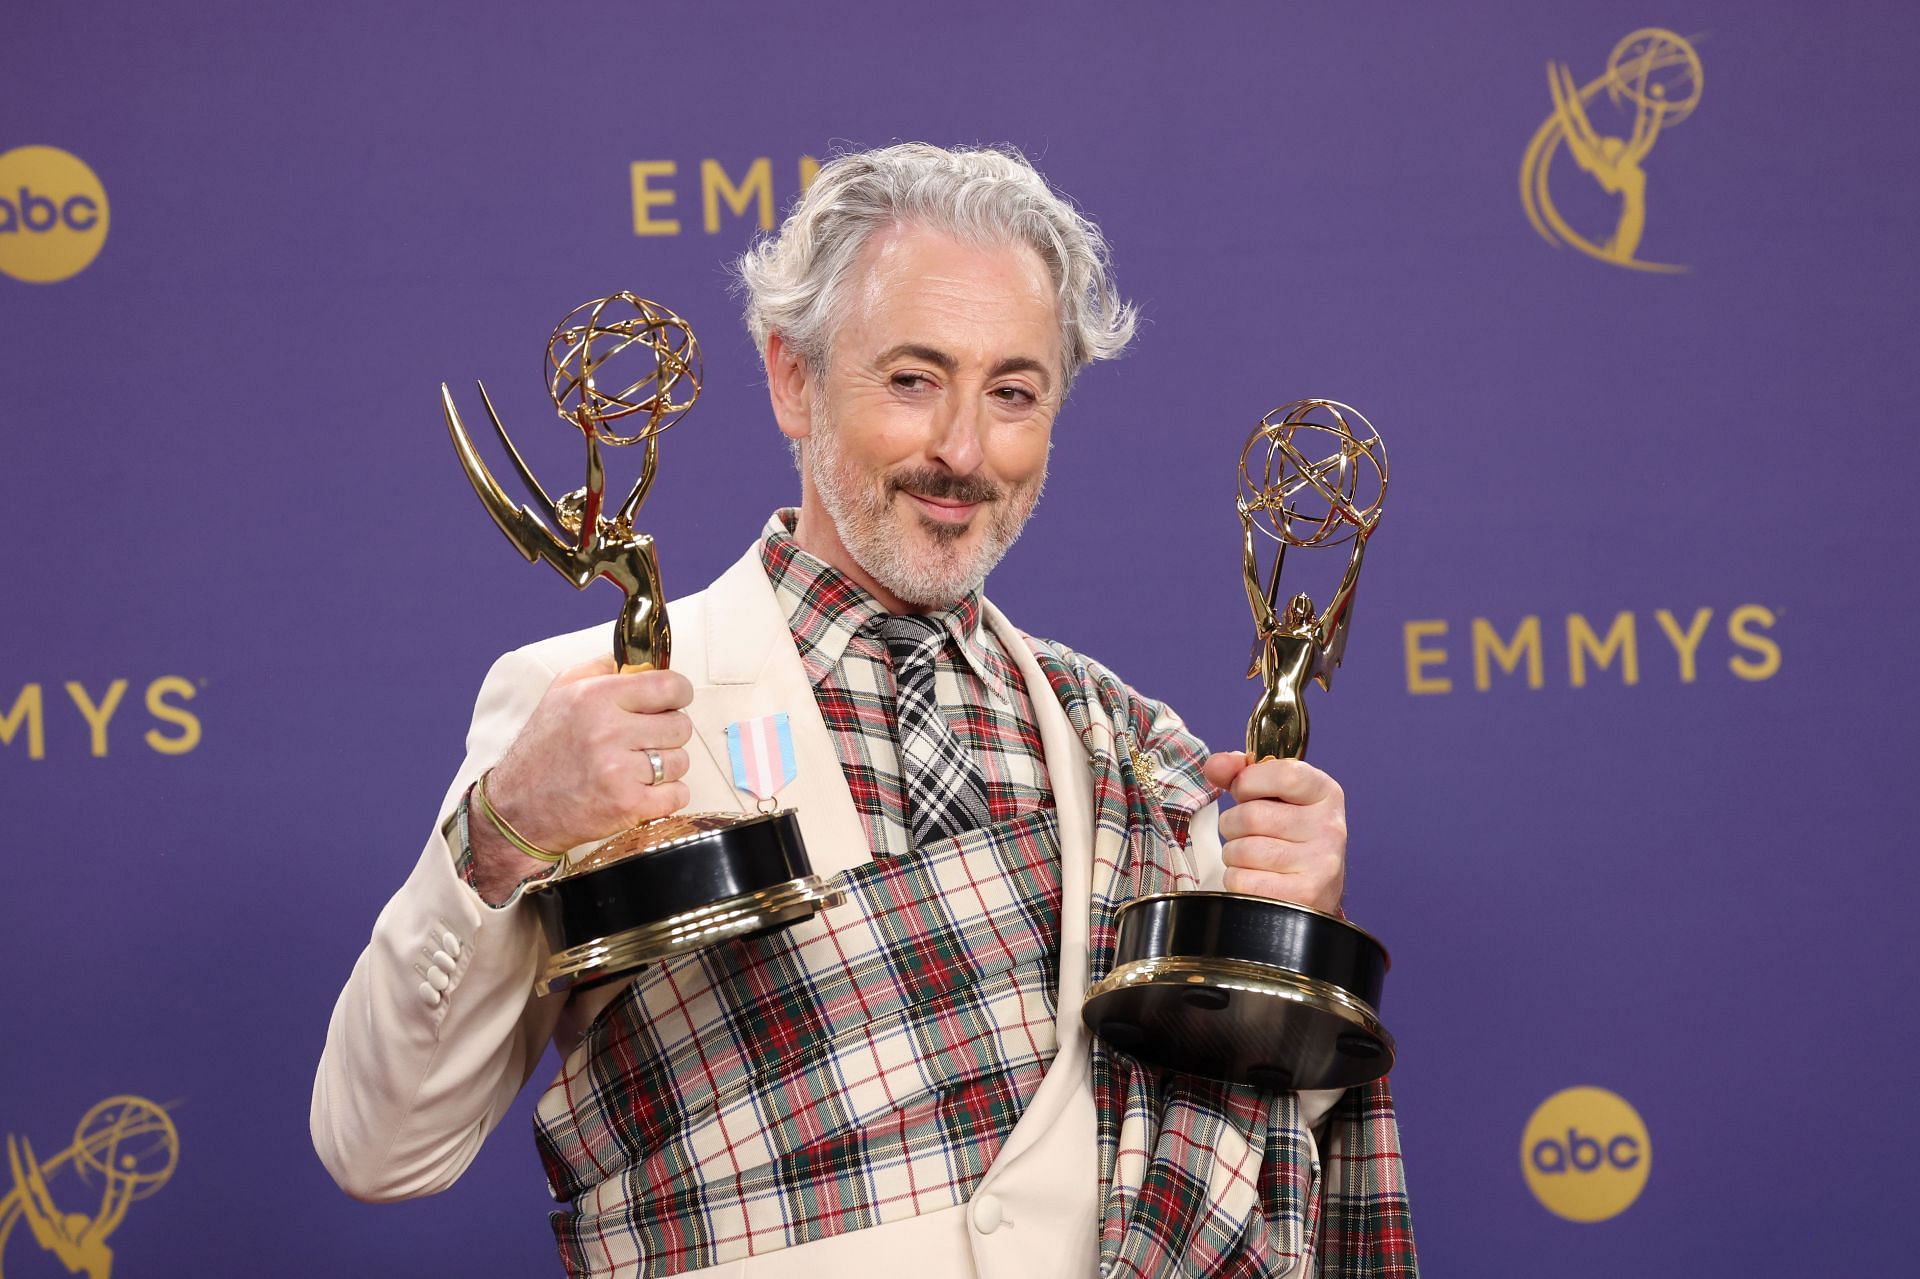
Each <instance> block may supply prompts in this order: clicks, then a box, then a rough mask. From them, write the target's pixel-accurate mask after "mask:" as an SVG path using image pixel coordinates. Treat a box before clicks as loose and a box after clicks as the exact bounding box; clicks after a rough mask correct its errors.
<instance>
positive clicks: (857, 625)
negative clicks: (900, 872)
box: [760, 510, 1053, 857]
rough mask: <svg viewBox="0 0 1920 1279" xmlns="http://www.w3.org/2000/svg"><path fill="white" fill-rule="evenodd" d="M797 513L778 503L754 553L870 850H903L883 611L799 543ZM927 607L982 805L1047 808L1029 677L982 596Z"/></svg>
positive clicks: (995, 812) (1002, 811) (939, 681)
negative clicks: (993, 624) (994, 626)
mask: <svg viewBox="0 0 1920 1279" xmlns="http://www.w3.org/2000/svg"><path fill="white" fill-rule="evenodd" d="M794 516H795V513H794V512H793V511H791V510H784V511H776V512H775V513H774V515H773V516H772V518H771V519H769V520H768V521H767V525H766V528H765V530H764V531H763V532H762V536H761V543H760V558H761V563H762V565H763V566H764V567H765V569H766V571H767V580H768V581H769V582H771V583H772V584H773V593H774V596H775V598H776V599H778V601H779V603H780V608H781V611H782V612H784V613H785V614H786V618H787V626H788V629H790V630H791V631H792V632H793V642H794V644H795V645H796V646H797V647H798V648H799V650H800V664H801V666H802V667H803V668H804V669H805V671H806V673H807V678H808V680H809V681H810V682H811V683H812V684H813V700H814V703H815V705H817V706H818V707H819V708H820V715H821V717H822V718H823V719H825V720H826V723H827V732H828V733H829V734H830V735H831V736H832V737H833V744H834V751H835V753H836V754H838V755H839V757H840V771H841V772H842V773H844V774H845V775H846V779H847V788H848V790H850V791H852V793H853V806H854V808H855V809H856V810H857V811H858V812H859V814H860V821H861V824H862V825H863V826H864V828H865V829H866V832H867V838H868V841H869V843H870V845H871V847H872V849H873V853H874V855H875V856H876V857H898V856H901V855H903V854H905V853H907V852H909V851H911V849H912V848H913V843H914V841H913V836H912V833H911V830H910V827H909V826H908V820H907V817H908V810H907V793H906V786H905V784H904V782H903V781H902V778H901V768H900V755H899V750H898V747H897V746H896V744H895V741H894V698H895V693H894V682H893V673H892V669H891V667H890V666H889V664H888V663H889V659H888V654H887V647H886V644H885V643H884V642H882V641H881V639H880V638H879V636H878V635H877V634H875V632H874V630H873V624H874V623H875V622H877V621H878V620H879V619H881V618H884V617H886V616H888V614H887V610H886V609H885V608H884V607H882V606H881V604H880V602H879V601H878V600H876V599H874V598H873V596H871V595H869V594H867V592H866V591H864V590H862V589H861V588H860V586H859V585H858V584H857V583H855V582H854V581H853V580H852V579H851V578H849V577H847V576H846V575H845V574H844V573H841V572H839V571H838V570H836V569H834V568H832V567H830V566H829V565H827V564H825V563H823V562H821V561H820V560H819V559H817V558H815V557H814V556H812V555H809V554H808V553H807V552H805V551H803V550H801V549H800V546H799V543H797V542H795V541H794V540H793V521H794ZM926 616H928V617H930V618H932V619H933V620H935V621H937V622H939V623H940V624H941V625H942V626H944V627H945V628H946V630H947V634H948V635H949V636H950V637H951V639H952V641H953V642H952V643H950V644H947V645H945V646H944V647H943V648H942V649H941V650H940V652H939V654H938V655H937V656H936V657H935V658H934V668H933V676H934V694H935V699H936V700H937V701H938V702H939V704H940V714H941V715H942V716H943V717H944V718H945V719H946V721H947V724H948V726H949V727H950V728H951V729H952V730H953V734H954V736H955V737H956V738H958V739H959V742H960V744H961V745H962V746H963V747H965V748H966V752H967V755H968V756H969V757H970V758H971V759H972V760H973V763H974V766H975V767H976V768H977V769H979V771H980V778H981V781H982V782H983V783H985V785H986V788H987V811H988V815H989V816H990V817H991V818H992V819H993V820H995V821H1001V820H1004V819H1006V818H1008V817H1014V816H1017V815H1019V814H1021V813H1030V812H1033V811H1035V810H1036V809H1041V808H1047V807H1050V806H1051V805H1052V803H1053V789H1052V784H1051V783H1050V782H1049V781H1048V780H1047V766H1046V760H1045V755H1044V752H1043V751H1042V750H1041V747H1040V730H1039V728H1038V727H1037V726H1036V725H1035V723H1034V718H1033V702H1032V700H1031V699H1030V698H1029V696H1028V694H1027V687H1026V681H1025V680H1023V679H1021V678H1020V674H1019V671H1018V669H1017V668H1016V667H1015V666H1014V664H1013V659H1012V658H1011V657H1009V656H1008V655H1007V653H1006V650H1005V649H1003V648H1001V646H1000V642H999V641H998V640H997V639H995V638H994V635H993V632H992V631H991V630H989V629H988V628H987V627H986V626H984V625H982V624H981V613H980V597H979V595H978V594H974V595H969V596H967V597H966V598H965V599H963V600H961V601H959V602H958V603H956V604H954V605H953V606H952V607H950V608H945V609H942V610H940V611H939V612H937V613H929V614H927V615H926Z"/></svg>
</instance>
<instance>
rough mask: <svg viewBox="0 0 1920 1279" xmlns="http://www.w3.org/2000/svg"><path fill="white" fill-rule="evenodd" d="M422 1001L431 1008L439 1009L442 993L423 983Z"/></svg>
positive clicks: (421, 988) (421, 989)
mask: <svg viewBox="0 0 1920 1279" xmlns="http://www.w3.org/2000/svg"><path fill="white" fill-rule="evenodd" d="M420 1001H421V1002H422V1003H424V1004H425V1005H426V1006H427V1007H429V1008H434V1007H437V1006H438V1005H439V1003H440V992H439V991H437V990H435V989H434V988H433V987H432V986H429V985H428V984H427V983H426V982H421V983H420Z"/></svg>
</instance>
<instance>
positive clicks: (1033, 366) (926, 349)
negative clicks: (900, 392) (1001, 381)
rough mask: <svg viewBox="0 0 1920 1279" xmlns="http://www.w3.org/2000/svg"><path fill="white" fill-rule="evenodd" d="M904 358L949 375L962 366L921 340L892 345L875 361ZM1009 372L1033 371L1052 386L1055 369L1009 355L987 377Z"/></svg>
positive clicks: (889, 362) (1021, 357)
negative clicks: (924, 362) (921, 362)
mask: <svg viewBox="0 0 1920 1279" xmlns="http://www.w3.org/2000/svg"><path fill="white" fill-rule="evenodd" d="M902 359H905V360H925V361H926V362H927V363H928V364H931V365H934V366H935V367H936V368H938V369H939V370H940V371H941V372H942V373H945V374H947V375H948V376H949V377H951V376H952V375H953V374H954V372H955V371H957V370H958V369H959V367H960V361H958V360H956V359H954V358H953V356H951V355H948V354H947V353H946V352H945V351H942V350H941V349H940V348H939V347H935V346H925V345H922V344H921V343H919V342H902V343H901V344H900V345H898V346H895V347H890V348H888V349H887V350H885V351H882V352H881V353H880V358H879V359H878V360H876V361H875V363H877V364H891V363H893V361H895V360H902ZM1009 373H1032V374H1035V375H1037V376H1038V377H1039V378H1040V380H1041V381H1042V382H1045V383H1046V384H1047V385H1049V386H1051V385H1052V384H1053V370H1052V369H1050V368H1048V367H1047V365H1046V364H1045V363H1044V362H1043V361H1040V360H1036V359H1034V358H1033V357H1032V356H1030V355H1009V356H1008V357H1007V358H1006V359H1004V360H1002V361H1000V362H999V363H998V364H996V365H994V366H993V368H991V369H990V370H988V372H987V377H988V378H989V379H991V378H997V377H1005V376H1006V375H1007V374H1009Z"/></svg>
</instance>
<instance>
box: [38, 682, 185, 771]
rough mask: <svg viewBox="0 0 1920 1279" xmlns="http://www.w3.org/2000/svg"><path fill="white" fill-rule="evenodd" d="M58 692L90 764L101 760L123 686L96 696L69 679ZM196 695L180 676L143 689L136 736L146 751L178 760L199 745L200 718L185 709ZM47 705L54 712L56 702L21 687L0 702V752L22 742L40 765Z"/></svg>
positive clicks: (115, 684) (123, 696) (41, 691)
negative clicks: (82, 733) (142, 716)
mask: <svg viewBox="0 0 1920 1279" xmlns="http://www.w3.org/2000/svg"><path fill="white" fill-rule="evenodd" d="M202 683H204V681H202ZM64 687H65V689H66V694H67V700H68V701H69V702H71V703H72V706H73V712H74V713H75V714H77V715H78V716H79V718H80V721H81V722H82V723H83V724H84V725H85V727H86V730H87V736H88V744H89V751H90V753H91V754H92V755H93V757H94V758H95V759H105V758H106V757H107V744H108V737H109V728H110V726H111V725H112V723H113V718H114V715H115V714H116V713H118V711H119V710H120V706H121V703H122V702H124V701H125V700H126V696H127V689H128V687H129V684H128V681H126V680H124V679H116V680H114V681H112V682H111V683H109V684H108V685H107V686H106V688H105V689H104V690H102V691H101V692H100V693H99V694H97V695H96V694H95V693H94V692H93V691H92V690H90V689H89V688H88V687H87V686H86V685H85V684H83V683H82V682H80V681H79V680H72V679H70V680H68V681H66V684H65V685H64ZM198 691H199V685H196V684H195V683H194V682H193V681H192V680H189V679H187V678H186V677H184V676H181V675H162V676H160V677H159V678H158V679H155V680H152V681H150V682H149V683H148V684H147V690H146V697H145V701H146V710H147V717H148V719H149V720H150V721H151V723H150V726H149V727H148V728H147V729H146V731H145V732H143V733H142V734H141V735H140V736H141V740H142V741H144V742H145V743H146V744H147V746H148V748H149V749H151V750H154V751H157V752H159V753H160V754H162V755H184V754H186V753H187V752H188V751H190V750H192V749H193V748H194V747H196V746H198V745H199V744H200V717H199V716H198V715H195V714H194V713H193V712H192V711H190V710H188V709H187V708H186V706H185V703H186V702H189V701H191V700H193V698H194V696H195V695H196V694H197V693H198ZM49 700H52V701H53V703H54V705H55V706H56V707H57V706H59V699H58V698H57V697H56V698H52V699H50V698H49V697H48V695H47V692H46V690H45V689H44V688H43V687H42V686H41V685H40V684H37V683H34V684H23V685H22V686H21V688H20V691H19V692H18V693H16V694H15V695H14V697H13V699H12V700H11V702H7V701H4V700H0V707H5V709H4V710H0V746H8V747H13V746H14V745H15V742H16V740H18V739H24V741H25V745H26V751H27V758H28V759H45V758H46V757H47V715H48V712H47V703H48V701H49Z"/></svg>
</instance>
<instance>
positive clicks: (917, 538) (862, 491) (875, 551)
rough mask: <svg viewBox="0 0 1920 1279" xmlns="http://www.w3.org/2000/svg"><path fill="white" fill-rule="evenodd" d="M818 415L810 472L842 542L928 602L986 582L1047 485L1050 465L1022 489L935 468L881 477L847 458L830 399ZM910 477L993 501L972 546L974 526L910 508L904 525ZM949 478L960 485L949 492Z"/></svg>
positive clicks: (884, 577) (920, 486)
mask: <svg viewBox="0 0 1920 1279" xmlns="http://www.w3.org/2000/svg"><path fill="white" fill-rule="evenodd" d="M813 423H814V426H813V433H812V434H811V435H810V436H809V437H808V439H807V449H806V464H807V472H808V475H809V476H810V478H811V479H812V480H813V486H814V490H815V491H816V492H818V493H819V494H820V502H821V504H822V505H823V506H825V507H826V508H827V514H828V516H830V517H831V518H832V520H833V526H834V529H835V530H836V531H837V532H838V534H839V537H840V544H841V545H842V546H844V547H845V548H846V550H847V554H848V555H850V556H852V557H853V562H854V563H856V564H858V565H859V566H860V567H861V568H862V569H863V570H865V571H866V574H867V576H869V577H871V578H872V579H873V580H874V581H876V582H878V583H880V585H882V586H884V587H886V588H887V590H889V591H891V592H892V593H893V594H894V595H895V596H897V597H898V598H900V599H901V600H903V601H905V602H906V603H908V604H914V605H918V606H920V607H922V608H941V607H944V606H946V605H948V604H951V603H953V602H954V601H955V600H958V599H961V598H963V597H965V596H967V595H969V594H971V593H972V592H974V591H977V590H979V589H980V587H981V586H982V585H983V584H984V583H985V582H986V580H987V574H988V573H991V572H992V571H993V568H994V566H995V565H996V564H998V563H999V562H1000V560H1001V558H1002V557H1003V556H1005V555H1006V553H1007V550H1008V548H1010V547H1011V546H1012V545H1013V544H1014V542H1015V541H1017V540H1018V539H1019V537H1020V531H1021V529H1023V528H1025V527H1026V523H1027V517H1028V516H1030V515H1032V514H1033V508H1034V507H1035V506H1036V505H1037V504H1038V503H1039V501H1040V491H1041V489H1042V488H1044V487H1045V485H1046V478H1047V476H1046V470H1045V469H1044V467H1043V468H1042V470H1041V472H1040V474H1039V475H1038V476H1036V477H1035V478H1034V479H1033V480H1031V481H1029V482H1028V483H1027V484H1025V485H1023V486H1021V487H1020V488H1019V489H1010V488H1008V487H1007V486H1005V485H994V484H992V483H991V482H989V481H984V480H977V481H966V480H955V479H954V478H953V477H951V476H943V475H939V474H937V473H935V472H931V471H915V472H906V473H902V474H899V475H894V476H891V477H888V478H886V479H884V480H880V481H878V483H876V482H875V479H874V477H872V476H870V475H863V474H860V473H858V472H856V471H855V470H854V469H853V468H852V467H851V466H850V465H849V464H848V463H847V459H846V456H845V455H844V454H843V453H842V452H841V451H840V445H839V437H838V432H837V431H836V430H835V427H834V424H833V422H832V421H831V420H830V419H829V418H828V416H827V413H826V406H825V405H824V404H821V403H819V402H817V401H816V402H815V404H814V412H813ZM903 480H904V481H905V482H906V483H907V486H908V487H910V488H914V489H915V490H916V491H919V492H922V493H926V494H927V495H929V496H958V497H960V498H961V499H962V500H969V499H971V500H982V501H985V502H987V505H986V507H985V509H984V510H982V511H981V512H980V514H979V516H978V517H976V518H977V519H978V520H984V521H985V522H986V524H985V527H984V528H983V529H981V530H980V534H981V535H980V536H979V537H978V540H977V541H975V542H974V544H973V545H972V547H971V548H963V547H962V546H961V540H962V539H963V538H964V537H965V536H966V535H968V534H970V533H974V532H975V530H974V528H973V527H972V526H968V527H967V528H964V529H958V528H954V527H952V526H950V525H944V524H936V523H934V522H933V521H932V520H929V519H926V518H925V517H923V516H921V515H919V514H918V513H915V512H908V513H907V515H906V521H907V525H908V526H907V527H902V525H901V517H900V516H899V515H897V514H896V513H895V512H896V509H897V505H896V504H897V501H898V498H897V487H898V485H899V484H900V483H901V482H902V481H903ZM943 485H944V486H947V487H948V488H949V489H951V490H957V491H952V492H942V491H941V488H942V486H943Z"/></svg>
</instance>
